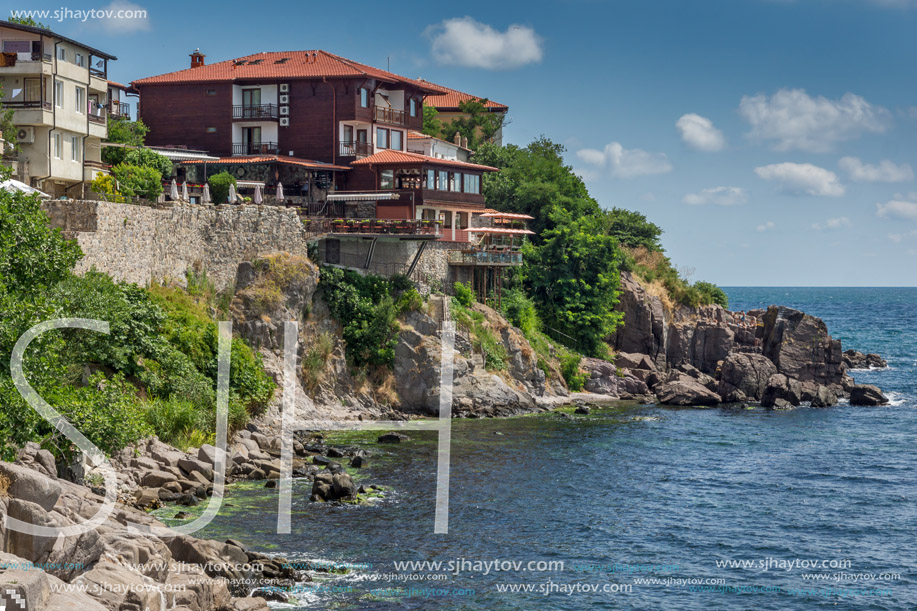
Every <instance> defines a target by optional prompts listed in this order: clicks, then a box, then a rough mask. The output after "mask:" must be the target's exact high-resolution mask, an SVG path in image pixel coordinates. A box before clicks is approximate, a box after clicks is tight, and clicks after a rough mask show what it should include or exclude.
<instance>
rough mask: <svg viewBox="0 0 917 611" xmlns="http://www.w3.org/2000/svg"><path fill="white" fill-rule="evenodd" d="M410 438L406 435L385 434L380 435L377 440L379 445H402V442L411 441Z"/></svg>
mask: <svg viewBox="0 0 917 611" xmlns="http://www.w3.org/2000/svg"><path fill="white" fill-rule="evenodd" d="M410 439H411V438H410V437H408V436H407V435H405V434H404V433H395V432H390V433H385V434H384V435H379V438H378V439H376V441H377V442H378V443H401V442H402V441H410Z"/></svg>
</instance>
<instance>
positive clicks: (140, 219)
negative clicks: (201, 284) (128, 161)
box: [42, 201, 306, 290]
mask: <svg viewBox="0 0 917 611" xmlns="http://www.w3.org/2000/svg"><path fill="white" fill-rule="evenodd" d="M42 208H43V209H44V210H45V212H46V213H47V214H48V216H49V217H50V218H51V224H52V225H53V226H54V227H58V228H60V229H61V230H62V231H63V232H64V234H65V235H66V236H67V237H68V238H73V239H76V240H77V242H78V243H79V245H80V248H82V250H83V253H84V257H83V259H82V260H80V262H79V263H78V264H77V267H76V271H77V272H78V273H83V272H85V271H87V270H89V269H90V268H92V267H95V268H96V269H97V270H99V271H102V272H105V273H107V274H109V275H111V276H112V277H113V278H115V279H117V280H124V281H127V282H135V283H137V284H139V285H141V286H146V285H148V284H149V283H150V282H151V281H153V280H157V281H158V280H163V279H171V280H175V281H178V282H184V279H185V273H186V272H187V271H188V269H190V268H191V267H193V266H200V267H202V268H203V269H204V270H206V272H207V275H208V277H209V278H210V279H211V280H212V281H213V283H214V285H215V286H216V288H217V289H218V290H222V289H224V288H226V287H227V286H229V285H230V284H232V282H233V280H234V279H235V276H236V268H237V267H238V265H239V263H241V262H242V261H250V260H252V259H253V258H255V257H257V256H259V255H263V254H268V253H272V252H281V251H283V252H290V253H293V254H298V255H302V256H306V241H305V232H304V230H303V224H302V222H301V221H300V220H299V217H298V216H297V214H296V211H294V210H290V209H286V208H280V207H272V206H230V205H222V206H201V205H185V204H176V205H168V206H156V207H153V206H142V205H135V204H115V203H111V202H99V201H48V202H45V203H44V204H43V205H42Z"/></svg>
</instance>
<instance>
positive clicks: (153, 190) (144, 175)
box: [111, 163, 162, 201]
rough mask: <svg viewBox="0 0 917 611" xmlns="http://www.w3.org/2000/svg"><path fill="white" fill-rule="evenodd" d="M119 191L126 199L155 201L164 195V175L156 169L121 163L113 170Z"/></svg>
mask: <svg viewBox="0 0 917 611" xmlns="http://www.w3.org/2000/svg"><path fill="white" fill-rule="evenodd" d="M111 173H112V176H114V177H115V178H116V179H117V180H118V191H119V192H120V193H121V194H122V195H124V196H125V197H142V198H144V199H148V200H150V201H153V200H155V199H156V198H158V197H159V195H160V194H161V193H162V175H161V174H160V173H159V171H158V170H156V169H155V168H150V167H143V166H138V165H129V164H126V163H119V164H118V165H116V166H115V167H113V168H112V169H111Z"/></svg>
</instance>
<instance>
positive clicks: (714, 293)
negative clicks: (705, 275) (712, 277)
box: [694, 281, 729, 308]
mask: <svg viewBox="0 0 917 611" xmlns="http://www.w3.org/2000/svg"><path fill="white" fill-rule="evenodd" d="M694 289H695V290H697V291H698V292H699V293H700V296H701V301H702V302H703V303H705V304H709V303H715V304H716V305H718V306H721V307H724V308H728V307H729V297H727V296H726V293H725V292H724V291H723V289H721V288H720V287H718V286H717V285H715V284H713V283H712V282H702V281H699V282H695V283H694Z"/></svg>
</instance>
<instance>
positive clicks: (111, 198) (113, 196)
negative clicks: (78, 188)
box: [89, 174, 125, 203]
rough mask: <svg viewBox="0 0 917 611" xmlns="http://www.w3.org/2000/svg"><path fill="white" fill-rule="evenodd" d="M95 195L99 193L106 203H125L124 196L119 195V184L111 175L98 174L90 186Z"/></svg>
mask: <svg viewBox="0 0 917 611" xmlns="http://www.w3.org/2000/svg"><path fill="white" fill-rule="evenodd" d="M89 188H90V190H92V192H93V193H98V194H99V195H101V196H102V198H103V199H104V200H105V201H108V202H116V203H123V202H124V201H125V199H124V196H123V195H121V194H120V193H118V183H117V181H115V178H114V177H113V176H111V175H110V174H97V175H96V177H95V178H93V179H92V183H91V184H90V185H89Z"/></svg>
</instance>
